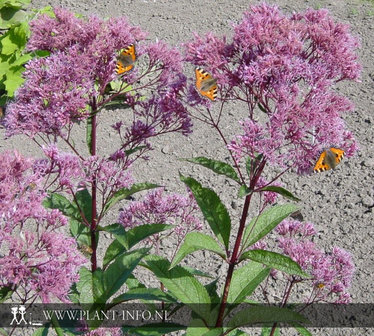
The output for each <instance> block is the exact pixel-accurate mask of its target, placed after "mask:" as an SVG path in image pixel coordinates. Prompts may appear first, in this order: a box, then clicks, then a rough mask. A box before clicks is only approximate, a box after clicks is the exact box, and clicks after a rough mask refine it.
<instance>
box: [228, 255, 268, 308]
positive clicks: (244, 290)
mask: <svg viewBox="0 0 374 336" xmlns="http://www.w3.org/2000/svg"><path fill="white" fill-rule="evenodd" d="M269 273H270V268H264V267H263V265H262V264H260V263H257V262H250V263H247V264H246V265H244V266H243V267H240V268H237V269H236V270H235V271H234V273H233V276H232V279H231V284H230V289H229V294H228V297H227V302H228V303H241V302H243V301H244V299H245V298H246V297H247V296H250V295H251V294H252V293H253V292H254V290H255V289H256V288H257V286H258V285H259V284H260V283H261V282H262V281H263V280H264V279H265V278H266V277H267V276H268V275H269Z"/></svg>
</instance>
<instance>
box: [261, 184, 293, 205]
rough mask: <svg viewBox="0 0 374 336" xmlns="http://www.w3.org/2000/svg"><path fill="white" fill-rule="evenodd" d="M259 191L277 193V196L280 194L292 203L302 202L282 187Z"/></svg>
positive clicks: (271, 187) (264, 188) (268, 187)
mask: <svg viewBox="0 0 374 336" xmlns="http://www.w3.org/2000/svg"><path fill="white" fill-rule="evenodd" d="M259 191H271V192H275V193H277V194H280V195H282V196H283V197H286V198H288V199H290V200H292V201H296V202H299V201H300V198H297V197H296V196H294V195H293V194H292V193H291V192H290V191H288V190H286V189H284V188H282V187H278V186H267V187H263V188H261V189H260V190H259Z"/></svg>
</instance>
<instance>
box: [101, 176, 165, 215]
mask: <svg viewBox="0 0 374 336" xmlns="http://www.w3.org/2000/svg"><path fill="white" fill-rule="evenodd" d="M159 187H160V186H159V185H157V184H153V183H147V182H145V183H135V184H133V185H132V186H131V188H130V189H127V188H122V189H120V190H118V191H117V192H115V193H114V195H113V196H112V197H111V198H110V200H109V201H108V202H107V203H106V204H105V206H104V212H107V211H108V210H109V209H110V208H111V207H112V206H113V205H115V204H116V203H118V202H119V201H121V200H123V199H125V198H127V197H129V196H131V195H133V194H135V193H137V192H139V191H143V190H148V189H154V188H159Z"/></svg>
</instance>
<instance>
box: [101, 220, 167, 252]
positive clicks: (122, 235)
mask: <svg viewBox="0 0 374 336" xmlns="http://www.w3.org/2000/svg"><path fill="white" fill-rule="evenodd" d="M173 227H174V225H170V224H144V225H139V226H136V227H134V228H132V229H130V230H128V231H126V230H125V229H124V227H123V226H122V225H120V224H112V225H108V226H105V227H103V228H101V229H102V230H103V231H106V232H110V233H111V234H113V235H114V236H115V237H116V239H117V240H118V242H119V243H121V244H122V245H123V247H124V248H125V249H126V250H129V249H130V248H131V247H133V246H134V245H136V244H137V243H139V242H141V241H142V240H144V239H145V238H148V237H149V236H152V235H154V234H156V233H159V232H162V231H166V230H170V229H172V228H173Z"/></svg>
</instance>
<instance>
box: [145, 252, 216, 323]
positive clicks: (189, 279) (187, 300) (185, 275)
mask: <svg viewBox="0 0 374 336" xmlns="http://www.w3.org/2000/svg"><path fill="white" fill-rule="evenodd" d="M145 260H146V262H147V264H148V266H149V268H150V270H151V271H152V272H153V273H154V274H155V275H156V276H157V278H158V279H159V280H160V281H161V282H162V283H163V284H164V286H165V287H166V288H167V289H168V290H169V291H170V292H171V293H172V294H173V295H174V296H175V297H176V298H178V299H179V300H180V301H181V302H182V303H184V304H186V305H187V306H190V308H191V310H192V311H194V312H195V313H196V314H197V315H198V316H200V317H201V318H202V319H204V320H206V321H208V320H209V319H210V309H209V304H210V298H209V294H208V292H207V290H206V289H205V287H204V286H203V285H202V284H201V283H200V282H199V281H198V280H197V279H195V278H194V277H193V276H192V275H191V274H190V273H189V272H188V271H186V270H185V269H184V268H183V267H181V266H175V267H174V268H172V269H170V263H169V261H168V260H166V259H163V258H162V257H159V256H155V255H151V256H148V257H147V258H146V259H145ZM199 303H201V304H199Z"/></svg>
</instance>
